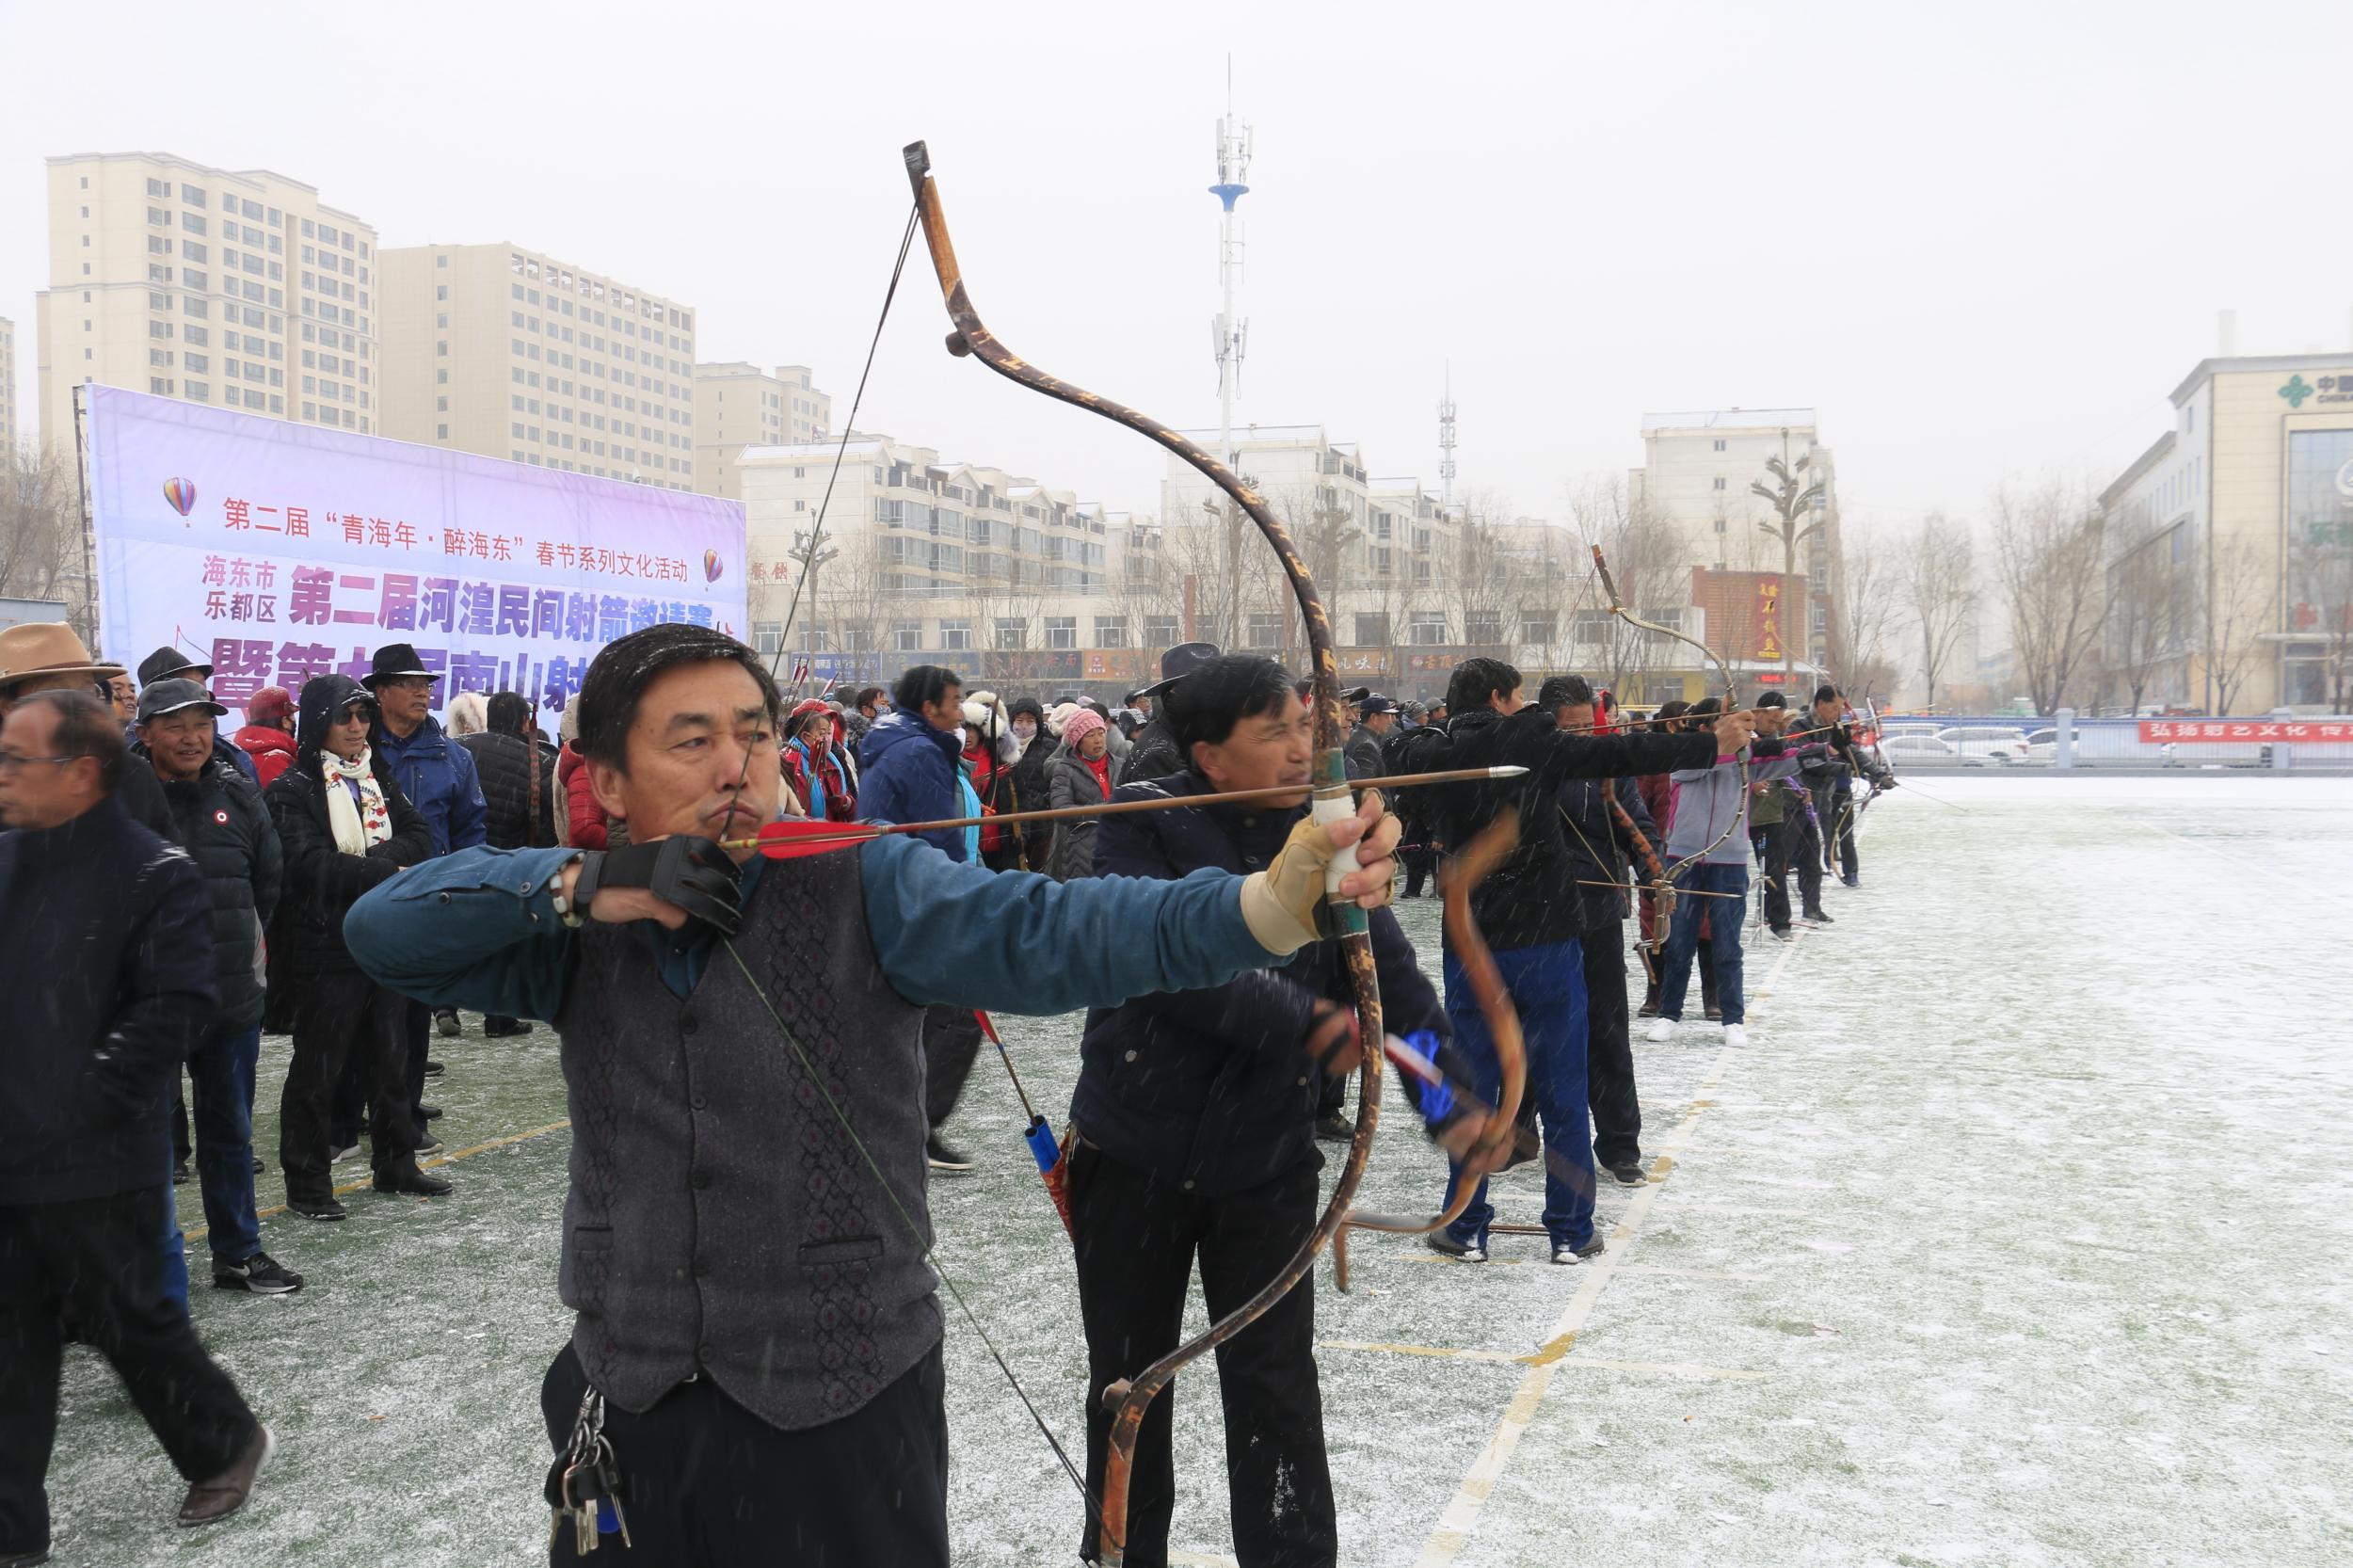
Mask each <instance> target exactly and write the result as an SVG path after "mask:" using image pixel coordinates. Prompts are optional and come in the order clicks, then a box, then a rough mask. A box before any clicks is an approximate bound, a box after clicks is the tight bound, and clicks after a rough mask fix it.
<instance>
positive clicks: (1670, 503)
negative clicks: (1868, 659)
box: [1621, 408, 1843, 684]
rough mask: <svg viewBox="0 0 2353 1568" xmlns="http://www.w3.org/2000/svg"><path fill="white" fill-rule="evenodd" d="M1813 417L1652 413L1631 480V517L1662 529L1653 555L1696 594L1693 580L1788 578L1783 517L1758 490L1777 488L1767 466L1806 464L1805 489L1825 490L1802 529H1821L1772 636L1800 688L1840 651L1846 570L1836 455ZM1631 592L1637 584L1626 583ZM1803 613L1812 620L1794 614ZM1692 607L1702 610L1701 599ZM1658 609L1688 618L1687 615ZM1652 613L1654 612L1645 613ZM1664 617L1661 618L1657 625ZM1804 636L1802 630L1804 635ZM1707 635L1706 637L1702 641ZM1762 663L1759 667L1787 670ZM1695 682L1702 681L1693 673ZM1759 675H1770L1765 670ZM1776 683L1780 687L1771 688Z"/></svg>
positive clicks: (1768, 411)
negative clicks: (1706, 575)
mask: <svg viewBox="0 0 2353 1568" xmlns="http://www.w3.org/2000/svg"><path fill="white" fill-rule="evenodd" d="M1816 434H1817V432H1816V425H1815V415H1814V410H1813V409H1811V408H1719V409H1705V410H1702V411H1699V412H1694V413H1664V414H1644V415H1643V416H1642V448H1643V463H1642V466H1641V468H1638V469H1636V470H1634V471H1633V472H1632V473H1631V474H1629V475H1628V482H1627V487H1626V495H1627V513H1628V516H1629V518H1632V519H1635V520H1640V521H1641V522H1644V523H1646V524H1651V525H1660V526H1663V527H1664V529H1665V531H1666V537H1665V539H1664V540H1662V541H1660V545H1659V548H1657V549H1656V550H1654V551H1652V552H1651V553H1652V554H1655V555H1656V556H1657V567H1658V568H1660V572H1659V576H1660V580H1661V581H1662V582H1673V583H1675V584H1681V583H1683V582H1686V581H1689V583H1690V584H1693V585H1694V588H1695V591H1696V587H1697V585H1698V584H1700V583H1701V582H1702V581H1703V580H1702V579H1701V578H1699V577H1697V576H1694V575H1690V574H1691V573H1693V572H1695V571H1697V570H1699V569H1700V568H1705V570H1706V571H1709V572H1716V573H1722V572H1746V573H1757V572H1764V573H1772V574H1780V573H1782V572H1783V571H1784V570H1785V565H1786V563H1785V560H1784V557H1783V547H1782V544H1781V543H1780V541H1779V539H1778V537H1777V536H1776V535H1775V534H1773V533H1769V532H1768V531H1767V527H1766V525H1767V524H1771V525H1772V526H1773V527H1774V528H1776V529H1777V528H1778V527H1779V521H1778V518H1777V514H1776V513H1775V512H1774V510H1773V507H1772V506H1771V504H1769V503H1768V502H1767V501H1766V500H1765V499H1764V498H1763V497H1762V496H1759V495H1757V494H1756V493H1755V492H1754V491H1753V490H1752V489H1751V488H1749V487H1750V486H1751V485H1753V484H1756V483H1760V482H1761V483H1763V484H1765V485H1766V486H1767V487H1768V488H1773V487H1775V486H1776V485H1777V481H1775V480H1774V479H1773V477H1772V476H1771V475H1770V474H1769V472H1767V470H1766V466H1765V465H1766V463H1767V462H1768V461H1769V460H1770V459H1772V458H1776V457H1778V458H1781V459H1783V461H1784V462H1785V464H1786V465H1787V466H1788V467H1790V468H1792V469H1793V470H1794V469H1795V468H1796V467H1797V465H1798V463H1799V462H1800V460H1801V459H1802V460H1803V461H1804V463H1805V469H1804V472H1801V473H1800V474H1799V475H1798V482H1799V484H1800V487H1801V488H1803V487H1805V486H1807V485H1811V484H1814V483H1817V482H1818V483H1819V484H1820V485H1821V487H1822V488H1821V492H1820V494H1819V495H1818V496H1817V498H1816V499H1815V501H1814V503H1813V505H1812V508H1811V511H1810V515H1809V516H1801V518H1800V519H1799V520H1798V523H1799V526H1800V527H1801V528H1803V527H1805V526H1806V525H1807V524H1808V523H1809V522H1813V523H1818V524H1819V525H1820V526H1819V527H1817V529H1816V530H1815V531H1814V533H1813V534H1812V535H1811V536H1809V537H1807V538H1806V539H1805V540H1803V541H1802V542H1801V544H1800V545H1799V546H1798V574H1799V575H1800V577H1801V579H1802V582H1801V584H1798V585H1797V586H1798V588H1799V592H1798V593H1797V594H1796V595H1792V596H1790V600H1789V602H1788V604H1787V606H1786V608H1785V610H1784V611H1783V612H1782V613H1781V614H1780V616H1779V617H1778V618H1779V625H1778V626H1777V627H1776V628H1774V629H1773V631H1774V633H1775V635H1774V638H1773V645H1774V646H1775V647H1776V648H1784V647H1785V648H1788V650H1789V651H1790V653H1792V654H1793V655H1794V664H1795V666H1796V668H1797V670H1798V673H1799V676H1800V678H1801V680H1803V679H1811V678H1812V677H1813V676H1814V675H1815V674H1816V673H1817V672H1819V671H1821V670H1823V669H1825V668H1827V666H1828V664H1829V662H1830V648H1831V646H1832V645H1833V643H1834V642H1835V640H1836V639H1835V637H1834V636H1833V627H1832V616H1833V613H1834V610H1833V606H1834V605H1835V603H1836V598H1837V595H1836V589H1837V586H1838V578H1839V574H1840V572H1841V570H1842V569H1843V568H1842V564H1841V562H1842V557H1841V552H1840V549H1839V536H1838V487H1837V480H1836V470H1835V467H1834V465H1833V460H1832V455H1831V450H1830V448H1828V447H1826V446H1822V445H1819V444H1818V443H1817V440H1816ZM1621 586H1622V587H1625V588H1626V589H1627V591H1629V592H1632V591H1634V589H1633V588H1632V586H1631V585H1630V584H1621ZM1801 605H1802V609H1803V619H1802V621H1801V620H1800V619H1799V618H1798V616H1797V615H1796V614H1795V612H1797V611H1798V610H1799V608H1800V606H1801ZM1690 607H1692V608H1700V605H1699V602H1698V600H1696V599H1695V600H1692V601H1691V606H1690ZM1656 608H1659V609H1664V610H1669V611H1671V612H1680V611H1681V610H1682V609H1683V608H1684V606H1683V605H1681V604H1675V605H1659V606H1656ZM1644 613H1645V614H1648V608H1645V611H1644ZM1653 618H1657V617H1653ZM1801 628H1802V630H1801ZM1694 634H1699V633H1694ZM1780 662H1781V659H1780V655H1779V654H1778V653H1776V654H1775V655H1774V656H1773V657H1772V659H1771V660H1769V661H1766V660H1760V661H1758V663H1759V664H1760V666H1762V665H1763V664H1775V663H1780ZM1692 673H1693V674H1694V675H1696V674H1697V673H1698V672H1696V671H1694V672H1692ZM1758 673H1759V676H1760V679H1762V678H1763V677H1764V676H1766V675H1768V674H1770V673H1771V672H1770V671H1769V670H1767V669H1764V668H1762V667H1760V669H1759V672H1758ZM1765 683H1767V684H1772V683H1775V682H1774V681H1766V682H1765Z"/></svg>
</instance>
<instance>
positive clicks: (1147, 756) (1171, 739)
mask: <svg viewBox="0 0 2353 1568" xmlns="http://www.w3.org/2000/svg"><path fill="white" fill-rule="evenodd" d="M1184 765H1185V760H1184V757H1183V755H1182V754H1181V753H1179V752H1178V751H1177V737H1176V735H1175V734H1174V733H1173V732H1172V731H1171V730H1170V729H1169V728H1168V722H1167V721H1166V720H1165V719H1163V718H1161V717H1160V715H1159V714H1158V713H1155V714H1153V715H1152V716H1151V717H1150V718H1148V719H1146V720H1144V728H1142V729H1139V730H1137V731H1136V732H1135V735H1134V737H1133V744H1131V745H1129V746H1128V760H1126V761H1125V762H1123V763H1121V764H1120V769H1119V782H1120V783H1121V784H1123V785H1126V784H1141V783H1143V782H1144V780H1146V779H1148V778H1166V777H1167V776H1169V775H1170V774H1172V773H1175V772H1176V771H1177V769H1179V768H1181V767H1183V766H1184Z"/></svg>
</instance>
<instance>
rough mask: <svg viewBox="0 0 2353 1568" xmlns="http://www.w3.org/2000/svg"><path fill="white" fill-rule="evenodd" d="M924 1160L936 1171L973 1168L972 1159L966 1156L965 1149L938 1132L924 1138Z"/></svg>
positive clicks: (959, 1170) (961, 1170)
mask: <svg viewBox="0 0 2353 1568" xmlns="http://www.w3.org/2000/svg"><path fill="white" fill-rule="evenodd" d="M923 1162H924V1163H925V1164H927V1165H929V1166H930V1167H931V1168H932V1169H933V1170H935V1171H954V1172H959V1173H960V1172H964V1171H968V1170H970V1169H971V1168H972V1161H971V1160H968V1159H966V1158H965V1156H964V1154H963V1151H961V1150H959V1149H958V1148H956V1146H955V1145H954V1144H951V1143H949V1142H948V1140H947V1139H945V1138H942V1137H941V1136H940V1135H939V1134H938V1133H936V1132H935V1133H933V1134H932V1135H931V1136H930V1137H929V1138H926V1139H925V1140H923Z"/></svg>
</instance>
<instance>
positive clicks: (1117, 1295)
mask: <svg viewBox="0 0 2353 1568" xmlns="http://www.w3.org/2000/svg"><path fill="white" fill-rule="evenodd" d="M1316 1167H1317V1161H1315V1160H1302V1161H1301V1162H1300V1163H1299V1164H1298V1165H1296V1166H1294V1167H1293V1168H1292V1169H1291V1170H1289V1171H1288V1172H1286V1173H1284V1174H1283V1175H1282V1176H1277V1177H1275V1178H1274V1179H1273V1181H1270V1182H1267V1183H1265V1184H1263V1185H1261V1186H1258V1187H1254V1188H1251V1189H1250V1190H1248V1191H1247V1192H1237V1193H1233V1194H1231V1195H1229V1196H1226V1197H1221V1198H1196V1197H1193V1196H1192V1195H1190V1194H1189V1193H1186V1192H1183V1191H1181V1190H1180V1189H1179V1188H1178V1187H1177V1184H1176V1182H1175V1181H1173V1180H1171V1179H1169V1178H1168V1177H1166V1176H1156V1175H1154V1174H1152V1173H1151V1172H1148V1171H1144V1170H1140V1169H1137V1168H1136V1167H1134V1166H1131V1165H1123V1164H1121V1163H1120V1162H1119V1161H1117V1160H1113V1159H1112V1158H1111V1157H1110V1156H1109V1155H1107V1154H1105V1153H1104V1152H1103V1151H1102V1150H1100V1149H1098V1148H1096V1146H1095V1145H1094V1144H1087V1143H1080V1144H1079V1145H1078V1146H1077V1147H1076V1148H1074V1149H1072V1150H1071V1155H1070V1219H1071V1227H1072V1232H1073V1236H1074V1238H1075V1240H1076V1242H1077V1246H1078V1257H1079V1306H1080V1313H1081V1315H1082V1317H1083V1318H1084V1320H1085V1323H1086V1336H1087V1402H1086V1414H1087V1490H1088V1492H1089V1494H1090V1495H1093V1496H1100V1495H1101V1492H1102V1485H1103V1469H1104V1464H1105V1463H1106V1460H1107V1459H1108V1456H1109V1452H1110V1446H1111V1416H1110V1414H1109V1412H1107V1411H1105V1410H1104V1408H1103V1390H1104V1389H1105V1388H1107V1387H1109V1386H1110V1385H1111V1384H1113V1383H1115V1382H1117V1381H1118V1380H1119V1379H1121V1378H1124V1377H1131V1376H1133V1375H1134V1374H1135V1373H1137V1372H1140V1371H1142V1370H1143V1369H1144V1368H1145V1367H1146V1366H1148V1365H1150V1364H1151V1363H1152V1362H1153V1361H1155V1360H1157V1359H1159V1357H1160V1356H1161V1355H1162V1354H1163V1353H1165V1352H1169V1351H1172V1350H1175V1349H1176V1348H1177V1335H1178V1332H1179V1330H1180V1328H1181V1327H1182V1324H1183V1319H1184V1311H1185V1295H1186V1289H1187V1287H1188V1285H1189V1284H1190V1283H1191V1281H1192V1278H1193V1259H1194V1257H1195V1256H1196V1255H1197V1256H1199V1258H1200V1261H1201V1289H1202V1293H1203V1294H1204V1295H1205V1296H1206V1297H1208V1299H1209V1316H1210V1317H1211V1318H1212V1319H1216V1318H1222V1317H1224V1316H1225V1314H1226V1313H1228V1312H1231V1311H1233V1310H1234V1308H1236V1307H1238V1306H1240V1305H1241V1304H1242V1302H1243V1301H1245V1300H1246V1299H1248V1297H1249V1296H1250V1295H1251V1294H1252V1293H1253V1292H1254V1291H1256V1290H1257V1289H1258V1288H1260V1287H1261V1286H1263V1285H1265V1284H1266V1283H1267V1281H1268V1280H1270V1279H1272V1278H1273V1276H1274V1273H1275V1271H1276V1270H1277V1269H1279V1268H1280V1267H1281V1266H1282V1264H1283V1262H1284V1260H1285V1259H1287V1258H1289V1256H1291V1254H1293V1253H1294V1252H1296V1251H1298V1250H1299V1244H1300V1242H1301V1241H1303V1240H1305V1239H1306V1235H1307V1232H1308V1231H1310V1230H1312V1229H1313V1228H1314V1227H1315V1222H1316V1207H1317V1205H1316ZM1315 1326H1316V1307H1315V1280H1314V1277H1313V1275H1312V1274H1310V1276H1309V1277H1308V1278H1306V1279H1303V1280H1301V1281H1300V1282H1299V1284H1298V1285H1297V1286H1296V1287H1294V1288H1292V1289H1291V1290H1290V1291H1289V1293H1288V1294H1287V1295H1285V1296H1284V1297H1283V1299H1282V1300H1281V1301H1279V1302H1277V1303H1276V1304H1274V1305H1273V1307H1272V1308H1271V1309H1269V1310H1268V1312H1267V1314H1266V1316H1264V1317H1262V1318H1260V1319H1259V1320H1257V1321H1256V1322H1254V1323H1252V1324H1251V1325H1250V1326H1249V1327H1248V1328H1246V1329H1244V1330H1242V1331H1241V1333H1240V1334H1239V1335H1237V1336H1234V1337H1233V1338H1232V1339H1230V1340H1228V1341H1226V1343H1225V1344H1224V1345H1222V1346H1220V1347H1219V1348H1218V1351H1217V1386H1218V1393H1219V1395H1220V1397H1221V1398H1222V1400H1224V1403H1225V1486H1226V1493H1227V1498H1228V1506H1229V1508H1230V1509H1231V1512H1232V1518H1233V1532H1234V1556H1235V1558H1236V1560H1239V1561H1240V1562H1241V1565H1242V1568H1273V1565H1275V1564H1281V1565H1283V1568H1323V1565H1328V1564H1330V1563H1332V1562H1334V1561H1336V1560H1337V1558H1338V1555H1339V1524H1338V1520H1337V1516H1336V1512H1335V1508H1334V1504H1333V1501H1332V1474H1331V1469H1330V1467H1329V1465H1328V1464H1327V1463H1326V1461H1325V1458H1324V1448H1323V1396H1322V1393H1321V1390H1320V1389H1319V1387H1318V1386H1317V1384H1316V1362H1315V1353H1314V1351H1315ZM1176 1400H1177V1387H1176V1384H1170V1385H1169V1386H1168V1387H1166V1388H1163V1389H1161V1390H1160V1397H1159V1398H1157V1399H1155V1400H1153V1401H1152V1403H1151V1405H1150V1407H1149V1408H1148V1409H1147V1410H1146V1411H1145V1412H1144V1427H1143V1430H1142V1431H1141V1432H1139V1433H1138V1434H1137V1438H1136V1453H1135V1467H1134V1470H1133V1471H1132V1473H1131V1476H1130V1479H1129V1481H1128V1563H1129V1565H1130V1568H1161V1565H1162V1564H1164V1563H1166V1562H1167V1561H1168V1525H1169V1518H1170V1515H1171V1514H1172V1513H1173V1512H1175V1509H1176V1504H1177V1475H1176V1462H1175V1457H1174V1455H1173V1454H1172V1452H1171V1450H1170V1443H1169V1431H1170V1421H1171V1419H1172V1413H1173V1412H1174V1411H1175V1409H1176ZM1079 1555H1080V1557H1083V1558H1085V1559H1086V1560H1089V1561H1095V1560H1097V1559H1098V1558H1099V1556H1100V1552H1099V1550H1098V1547H1097V1545H1096V1520H1095V1518H1094V1516H1093V1514H1092V1512H1090V1514H1089V1516H1088V1518H1087V1521H1086V1528H1085V1530H1084V1531H1083V1532H1082V1534H1081V1536H1080V1547H1079Z"/></svg>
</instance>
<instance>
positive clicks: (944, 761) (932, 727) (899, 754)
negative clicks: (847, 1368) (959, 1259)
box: [857, 664, 981, 1171]
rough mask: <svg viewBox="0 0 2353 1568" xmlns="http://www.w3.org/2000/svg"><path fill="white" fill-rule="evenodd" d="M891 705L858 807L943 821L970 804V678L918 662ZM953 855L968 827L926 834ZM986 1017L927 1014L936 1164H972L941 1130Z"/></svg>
mask: <svg viewBox="0 0 2353 1568" xmlns="http://www.w3.org/2000/svg"><path fill="white" fill-rule="evenodd" d="M890 701H891V708H890V711H889V712H888V713H886V714H885V715H884V716H883V717H881V718H878V719H876V720H875V721H874V722H873V724H872V725H871V726H870V727H869V728H867V731H866V738H865V739H864V740H862V741H860V742H859V743H858V748H857V767H858V786H857V814H858V816H859V817H860V818H862V819H863V820H865V821H867V822H943V821H948V820H951V819H953V818H956V817H962V816H968V815H970V814H971V813H969V812H968V811H967V810H966V809H965V808H964V792H963V791H962V790H960V789H958V788H957V785H958V783H959V781H960V780H961V779H962V778H963V776H964V772H963V770H964V729H963V724H964V683H963V681H962V680H959V679H958V677H957V675H956V672H955V671H953V670H952V669H943V668H941V667H940V666H939V665H937V664H917V665H914V666H912V667H911V668H909V669H908V671H907V672H906V673H905V674H904V675H903V676H901V677H899V683H898V684H897V685H896V686H894V687H893V688H891V693H890ZM915 837H917V838H919V839H920V840H923V841H924V842H925V843H927V844H930V845H932V846H933V847H935V848H936V849H937V850H939V851H940V853H942V854H943V855H945V856H948V858H949V859H951V860H963V859H965V858H966V857H967V856H968V854H969V851H968V848H967V841H966V838H965V830H964V829H962V828H960V827H947V828H941V829H939V830H938V831H937V832H934V833H919V834H917V835H915ZM980 1054H981V1022H980V1019H979V1018H978V1017H977V1016H974V1014H973V1012H972V1010H971V1009H970V1008H968V1007H946V1006H942V1007H932V1008H927V1009H925V1011H924V1015H923V1063H924V1091H923V1099H924V1104H925V1108H926V1110H927V1111H928V1112H929V1113H930V1116H931V1124H932V1135H931V1141H930V1144H929V1145H928V1147H927V1149H926V1153H927V1155H928V1156H929V1158H930V1160H931V1168H932V1169H933V1170H935V1171H968V1170H970V1169H971V1168H972V1161H971V1160H967V1159H966V1158H965V1157H964V1155H963V1154H962V1153H961V1152H959V1151H958V1150H957V1149H956V1148H955V1147H954V1146H953V1145H952V1144H950V1143H948V1141H947V1140H946V1139H945V1138H943V1137H941V1136H940V1128H943V1127H945V1126H947V1125H948V1118H949V1117H950V1116H951V1115H953V1114H954V1113H955V1109H956V1101H958V1100H960V1099H962V1098H963V1097H964V1080H966V1079H968V1078H969V1077H971V1076H972V1064H973V1063H974V1062H976V1061H978V1060H980Z"/></svg>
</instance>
